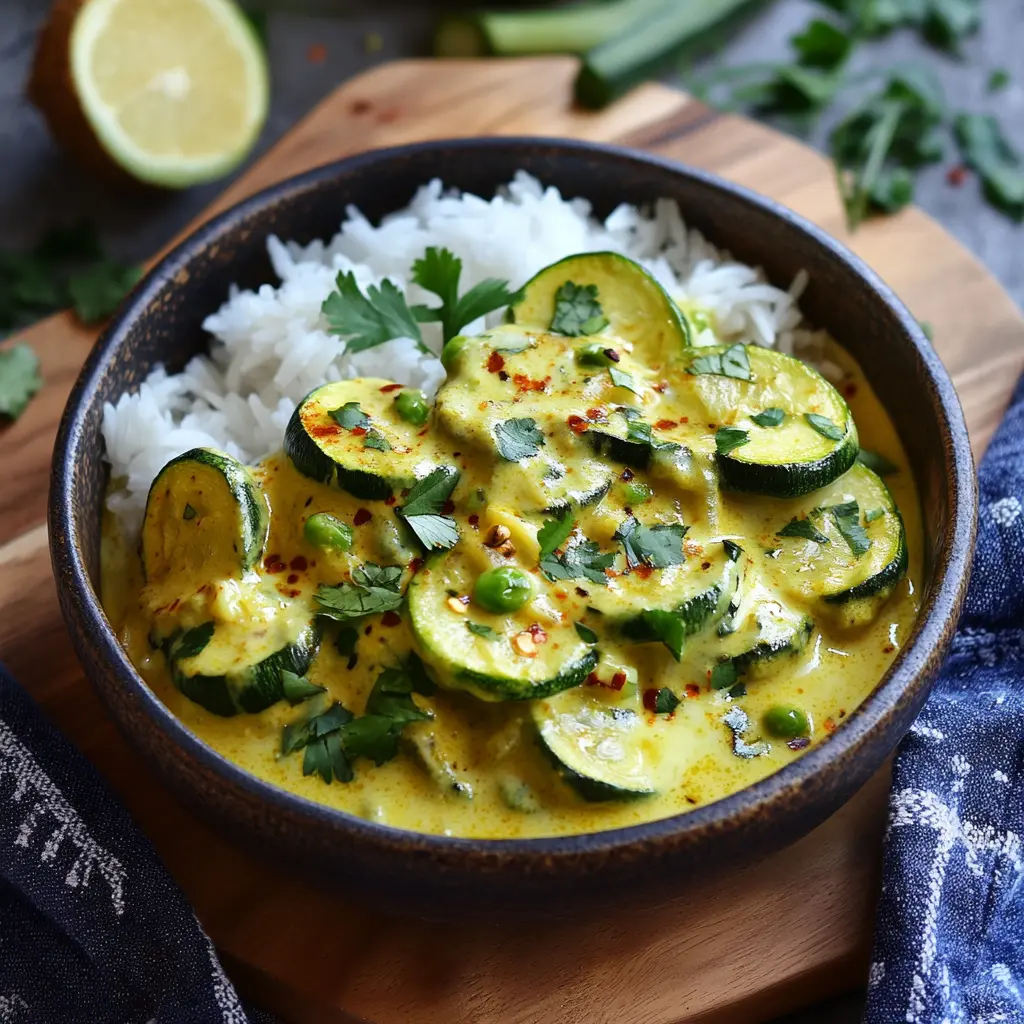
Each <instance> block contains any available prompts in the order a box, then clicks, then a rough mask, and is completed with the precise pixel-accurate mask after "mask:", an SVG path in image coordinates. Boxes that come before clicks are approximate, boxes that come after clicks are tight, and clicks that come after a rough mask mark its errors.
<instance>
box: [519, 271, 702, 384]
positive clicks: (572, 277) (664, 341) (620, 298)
mask: <svg viewBox="0 0 1024 1024" xmlns="http://www.w3.org/2000/svg"><path fill="white" fill-rule="evenodd" d="M567 282H572V283H573V284H576V285H584V286H585V285H593V286H595V287H596V288H597V301H598V302H599V303H600V305H601V312H602V314H603V316H604V318H605V319H606V320H607V321H608V325H607V327H605V328H604V329H603V330H602V331H601V332H600V333H602V334H606V335H609V336H611V337H615V338H621V339H622V340H623V341H625V342H628V343H629V344H630V346H631V349H632V354H633V358H634V359H636V360H637V361H638V362H640V363H642V364H644V365H646V366H649V367H652V368H653V367H657V366H662V365H663V364H664V363H665V362H666V360H667V359H669V358H671V357H672V356H675V355H677V354H678V353H679V352H680V351H681V350H682V349H683V348H685V346H687V345H689V343H690V325H689V323H688V322H687V319H686V317H685V316H684V315H683V312H682V310H680V308H679V307H678V306H677V305H676V304H675V302H673V301H672V299H671V297H670V296H669V294H668V293H667V292H666V291H665V289H664V288H662V286H661V285H660V284H658V282H657V281H656V280H655V279H654V277H652V276H651V274H649V273H648V272H647V271H646V270H644V268H643V267H641V266H640V264H639V263H635V262H634V261H633V260H631V259H628V258H627V257H625V256H621V255H619V253H615V252H595V253H585V254H583V255H580V256H569V257H568V258H566V259H564V260H560V261H559V262H558V263H553V264H552V265H551V266H549V267H545V269H544V270H541V271H540V272H539V273H538V274H537V275H536V276H535V277H533V278H532V279H531V280H530V281H528V282H527V283H526V285H525V286H524V287H523V290H522V292H521V296H522V297H521V298H520V299H519V301H518V302H515V303H514V304H513V305H512V306H511V307H510V310H509V312H510V316H511V319H512V322H513V323H517V324H521V325H522V326H524V327H531V328H536V329H539V330H542V331H550V330H552V329H553V326H552V325H553V321H554V319H555V306H556V296H557V294H558V291H559V289H560V288H561V287H562V286H563V285H564V284H566V283H567Z"/></svg>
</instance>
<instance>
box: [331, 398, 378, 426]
mask: <svg viewBox="0 0 1024 1024" xmlns="http://www.w3.org/2000/svg"><path fill="white" fill-rule="evenodd" d="M330 416H331V419H332V420H334V422H335V423H337V424H338V426H339V427H344V429H345V430H355V429H356V428H357V427H358V428H359V429H362V430H365V429H366V428H367V427H368V426H369V425H370V417H369V416H367V415H366V413H365V412H363V409H362V406H360V404H359V403H358V402H346V403H345V404H344V405H343V406H342V407H341V408H340V409H332V410H331V412H330Z"/></svg>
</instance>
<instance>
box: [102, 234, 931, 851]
mask: <svg viewBox="0 0 1024 1024" xmlns="http://www.w3.org/2000/svg"><path fill="white" fill-rule="evenodd" d="M506 321H507V322H506V323H505V324H504V325H503V326H501V327H498V328H495V329H493V330H490V331H488V332H486V333H484V334H480V335H476V336H458V337H455V338H454V339H452V340H451V341H449V342H448V343H447V345H446V346H445V348H444V352H443V355H442V361H443V363H444V366H445V368H446V370H447V373H448V377H447V381H446V383H445V384H444V385H443V387H442V388H441V389H440V391H439V393H438V394H437V397H436V400H435V401H434V402H433V404H430V403H428V402H427V401H426V400H425V399H424V397H423V395H422V394H421V393H420V392H418V391H416V390H414V389H412V388H408V387H404V386H403V385H400V384H396V383H393V382H391V381H387V380H377V379H356V380H345V381H338V382H334V383H328V384H326V385H325V386H323V387H320V388H317V389H316V390H315V391H313V392H312V393H311V394H310V395H308V396H307V397H306V398H305V399H304V400H303V401H302V402H301V403H300V404H299V406H298V408H297V409H296V411H295V414H294V416H293V417H292V419H291V422H290V423H289V425H288V428H287V431H286V433H285V437H284V444H283V450H282V451H281V453H279V454H276V455H273V456H271V457H269V458H267V459H265V460H264V461H263V462H262V463H260V464H259V465H257V466H254V467H247V466H244V465H242V464H241V463H239V462H238V461H236V460H235V459H233V458H231V457H230V456H228V455H226V454H224V453H221V452H218V451H213V450H210V449H196V450H193V451H190V452H187V453H185V454H184V455H181V456H179V457H177V458H175V459H173V460H172V461H171V462H169V463H168V464H167V465H166V466H165V467H164V469H163V470H162V471H161V472H160V474H159V476H158V477H157V479H156V480H155V482H154V483H153V485H152V489H151V491H150V493H149V499H148V503H147V506H146V513H145V520H144V524H143V528H142V536H141V540H140V542H139V543H138V544H137V545H136V544H135V543H134V541H129V540H127V539H126V538H125V537H124V535H123V534H122V533H121V531H120V529H119V528H118V526H117V524H116V523H115V521H114V520H113V517H112V516H108V521H107V526H106V528H105V537H104V565H103V568H104V580H103V585H104V601H105V604H106V607H107V609H108V613H109V615H110V618H111V620H112V622H113V623H114V624H115V628H116V629H117V631H118V634H119V637H120V639H121V641H122V643H123V644H124V646H125V648H126V650H127V651H128V653H129V655H130V657H131V659H132V661H133V662H134V663H135V665H136V666H137V667H138V669H139V671H140V673H141V674H142V676H143V677H144V678H145V679H146V680H147V682H148V683H149V684H150V685H151V686H152V688H153V689H154V691H155V692H156V693H157V694H158V695H159V697H160V698H161V699H162V700H163V701H164V702H165V703H166V704H167V705H168V707H169V708H170V709H171V710H172V711H173V712H174V713H175V714H176V715H177V716H178V717H179V718H180V719H181V720H182V721H183V722H184V723H185V724H186V725H187V726H188V727H189V728H190V729H191V730H193V731H194V732H195V733H196V734H197V735H198V736H199V737H201V738H202V739H203V740H204V741H205V742H207V743H208V744H209V745H210V746H212V747H213V748H214V749H215V750H216V751H218V752H219V753H221V754H222V755H223V756H225V757H226V758H228V759H230V760H231V761H233V762H235V763H236V764H238V765H241V766H242V767H244V768H245V769H247V770H248V771H250V772H252V773H253V774H255V775H257V776H259V777H261V778H263V779H266V780H268V781H269V782H272V783H274V784H276V785H278V786H281V787H283V788H286V789H289V790H292V791H294V792H297V793H299V794H301V795H303V796H305V797H308V798H309V799H312V800H315V801H319V802H321V803H325V804H329V805H331V806H334V807H337V808H341V809H343V810H346V811H349V812H351V813H353V814H357V815H360V816H363V817H365V818H368V819H371V820H373V821H378V822H383V823H386V824H389V825H393V826H396V827H400V828H406V829H413V830H416V831H423V832H433V833H443V834H446V835H456V836H479V837H491V838H510V837H521V836H541V835H556V834H565V833H579V832H590V831H597V830H601V829H608V828H615V827H620V826H625V825H630V824H635V823H638V822H642V821H647V820H651V819H655V818H663V817H667V816H669V815H672V814H677V813H679V812H682V811H686V810H689V809H690V808H692V807H695V806H700V805H703V804H707V803H709V802H711V801H714V800H717V799H720V798H721V797H723V796H725V795H726V794H729V793H731V792H734V791H736V790H738V789H741V788H742V787H744V786H747V785H750V784H751V783H753V782H755V781H757V780H758V779H761V778H763V777H764V776H766V775H768V774H770V773H771V772H774V771H776V770H778V769H779V768H781V767H782V766H784V765H785V764H786V763H788V762H789V761H791V760H793V759H795V758H798V757H800V756H801V754H802V753H803V752H805V751H806V750H808V749H810V748H811V747H813V746H814V745H816V744H818V743H820V742H823V741H825V740H827V738H828V736H829V734H830V733H831V732H833V731H834V730H835V729H836V728H838V727H839V726H840V724H841V722H842V719H843V718H844V717H845V716H847V715H849V714H850V713H851V712H852V711H853V710H854V709H855V708H856V707H857V705H858V704H859V703H860V701H862V700H863V699H864V698H865V697H866V696H867V695H868V694H869V693H870V692H871V690H872V689H873V688H874V687H875V686H876V685H877V683H878V682H879V681H880V679H881V678H882V676H883V674H884V673H885V671H886V668H887V667H888V665H889V664H890V663H891V661H892V660H893V658H894V657H895V654H896V652H897V651H898V650H899V648H900V646H901V644H902V643H904V642H905V641H906V639H907V637H908V634H909V632H910V630H911V627H912V624H913V621H914V616H915V613H916V611H917V603H916V602H917V598H916V596H915V588H914V585H913V583H912V581H913V580H914V578H915V576H916V575H917V573H918V572H919V570H920V523H919V509H918V501H917V496H916V494H915V492H914V487H913V481H912V479H911V474H910V472H909V470H908V468H907V463H906V460H905V457H904V454H903V451H902V449H901V447H900V444H899V441H898V439H897V437H896V434H895V432H894V430H893V428H892V426H891V424H890V422H889V420H888V419H887V417H886V415H885V413H884V412H883V410H882V408H881V406H880V405H879V403H878V401H877V399H876V398H875V396H874V395H873V394H872V392H871V389H870V387H869V386H868V384H867V382H866V381H865V379H864V377H863V375H862V373H861V372H860V370H859V368H858V367H857V366H856V365H855V363H854V362H853V361H852V360H851V358H850V357H849V356H848V355H847V354H846V353H845V352H844V351H843V350H842V349H841V348H840V347H839V346H837V345H835V344H834V343H833V342H831V341H830V342H827V343H826V344H827V356H828V359H829V360H830V361H831V362H832V363H834V364H837V365H838V366H839V367H840V368H841V369H842V371H843V374H844V376H843V380H842V382H841V383H840V385H839V390H837V387H834V386H833V385H832V384H831V383H829V382H828V381H827V380H826V379H825V378H824V377H823V376H821V374H819V373H818V372H817V371H816V370H814V369H813V368H811V367H810V366H809V365H807V364H806V363H804V362H801V361H800V360H798V359H796V358H794V357H792V356H788V355H784V354H782V353H780V352H777V351H775V350H772V349H767V348H762V347H758V346H755V345H745V344H742V343H733V344H722V345H719V346H716V347H708V346H699V347H694V346H691V345H690V344H689V341H690V329H691V328H690V321H697V322H698V323H701V324H702V326H703V325H708V326H710V327H711V329H712V330H713V329H714V328H715V325H714V323H713V321H712V322H710V323H708V321H709V316H708V314H706V313H704V312H702V311H701V310H699V309H696V308H692V309H687V310H684V309H682V308H680V307H679V306H678V305H677V304H676V303H675V302H674V301H673V300H672V299H671V298H670V297H669V296H668V295H667V293H666V292H665V291H663V290H662V288H661V287H660V285H658V284H657V283H656V281H655V280H654V279H653V278H652V277H650V276H649V275H648V274H647V273H646V271H644V270H643V269H642V268H641V267H639V266H638V265H637V264H635V263H632V262H631V261H629V260H627V259H625V258H624V257H621V256H618V255H614V254H609V253H601V254H588V255H583V256H575V257H571V258H569V259H567V260H563V261H562V262H560V263H558V264H555V265H554V266H552V267H549V268H547V269H546V270H544V271H542V272H541V273H540V274H539V275H537V277H535V278H534V279H533V280H532V281H530V282H529V283H528V284H527V285H526V287H525V288H524V289H523V290H522V291H521V292H520V293H518V295H517V296H515V298H514V300H513V304H512V306H511V307H510V309H509V312H508V315H507V317H506ZM840 390H841V391H842V394H840ZM862 446H863V447H862ZM882 476H885V477H886V478H887V481H888V486H887V484H886V483H885V482H883V480H882ZM908 569H909V573H908Z"/></svg>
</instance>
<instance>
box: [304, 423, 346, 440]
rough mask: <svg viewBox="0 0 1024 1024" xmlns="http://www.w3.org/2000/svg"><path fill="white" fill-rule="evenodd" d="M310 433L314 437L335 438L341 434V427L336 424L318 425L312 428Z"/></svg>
mask: <svg viewBox="0 0 1024 1024" xmlns="http://www.w3.org/2000/svg"><path fill="white" fill-rule="evenodd" d="M309 432H310V433H311V434H312V435H313V436H314V437H334V436H335V434H340V433H341V427H339V426H338V425H337V424H336V423H324V424H318V425H317V426H314V427H310V428H309Z"/></svg>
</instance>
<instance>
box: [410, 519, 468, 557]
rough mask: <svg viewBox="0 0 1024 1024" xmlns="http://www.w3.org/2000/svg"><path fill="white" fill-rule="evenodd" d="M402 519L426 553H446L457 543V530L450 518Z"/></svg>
mask: <svg viewBox="0 0 1024 1024" xmlns="http://www.w3.org/2000/svg"><path fill="white" fill-rule="evenodd" d="M404 519H405V521H406V522H407V523H408V524H409V528H410V529H411V530H412V532H413V533H414V534H416V539H417V540H418V541H419V542H420V543H421V544H422V545H423V546H424V547H425V548H426V549H427V550H428V551H447V550H448V549H449V548H453V547H455V545H456V544H458V543H459V528H458V526H456V524H455V520H454V519H452V518H451V516H435V515H423V516H404Z"/></svg>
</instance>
